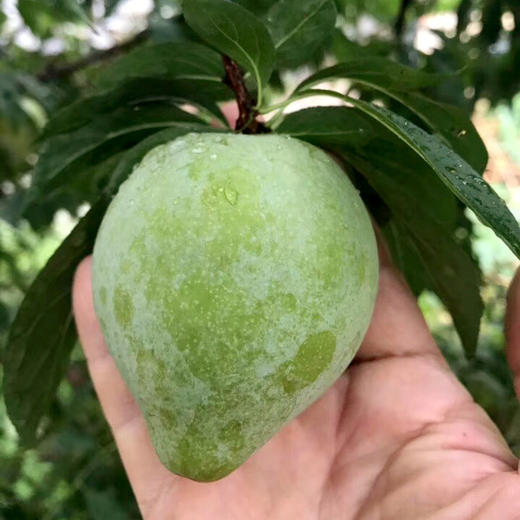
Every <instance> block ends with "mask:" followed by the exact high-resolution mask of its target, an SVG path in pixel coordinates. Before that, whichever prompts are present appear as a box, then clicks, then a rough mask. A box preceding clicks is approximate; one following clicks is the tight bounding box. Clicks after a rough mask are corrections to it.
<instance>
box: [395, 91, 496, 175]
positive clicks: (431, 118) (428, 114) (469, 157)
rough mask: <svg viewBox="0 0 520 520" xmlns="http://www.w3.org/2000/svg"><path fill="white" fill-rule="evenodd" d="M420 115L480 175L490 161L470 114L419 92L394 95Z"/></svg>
mask: <svg viewBox="0 0 520 520" xmlns="http://www.w3.org/2000/svg"><path fill="white" fill-rule="evenodd" d="M390 96H392V97H393V98H395V99H397V100H398V101H400V102H401V103H403V105H405V106H406V107H407V108H408V109H410V110H411V111H412V112H414V113H415V114H416V115H417V116H419V117H420V118H421V119H422V120H423V121H424V122H425V123H426V124H427V125H428V126H429V127H430V128H431V129H432V130H433V131H434V132H436V133H438V134H440V135H441V136H442V137H443V138H444V140H445V141H446V142H447V143H448V144H449V145H450V146H451V148H453V150H455V152H457V153H458V154H459V155H460V156H461V157H462V158H463V159H464V160H465V161H466V162H467V163H469V164H470V165H471V166H472V167H473V168H474V169H475V170H476V171H477V172H478V173H480V174H483V173H484V170H485V168H486V165H487V162H488V153H487V150H486V146H485V144H484V142H483V141H482V139H481V137H480V135H479V133H478V132H477V129H476V128H475V126H474V125H473V123H472V122H471V119H469V117H468V116H467V115H466V113H465V112H464V111H463V110H461V109H460V108H458V107H455V106H452V105H447V104H445V103H440V102H439V101H435V100H433V99H429V98H427V97H426V96H423V95H422V94H419V93H416V92H399V93H395V92H393V93H390Z"/></svg>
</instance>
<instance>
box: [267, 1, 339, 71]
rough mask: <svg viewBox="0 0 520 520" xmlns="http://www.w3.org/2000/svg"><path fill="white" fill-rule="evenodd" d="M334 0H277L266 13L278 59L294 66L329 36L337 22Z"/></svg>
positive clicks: (312, 54)
mask: <svg viewBox="0 0 520 520" xmlns="http://www.w3.org/2000/svg"><path fill="white" fill-rule="evenodd" d="M336 14H337V13H336V6H335V4H334V2H333V0H280V1H279V2H276V3H275V4H274V5H273V6H272V8H271V9H270V10H269V12H268V14H267V28H268V29H269V31H270V32H271V36H272V37H273V42H274V45H275V48H276V53H277V58H278V63H279V64H280V65H281V66H282V67H297V66H299V65H302V64H303V63H306V62H308V61H309V59H311V58H312V57H313V56H314V55H315V53H316V52H317V51H319V50H320V49H321V48H323V46H324V45H325V43H326V42H327V41H328V40H330V38H331V37H332V35H333V32H334V26H335V24H336Z"/></svg>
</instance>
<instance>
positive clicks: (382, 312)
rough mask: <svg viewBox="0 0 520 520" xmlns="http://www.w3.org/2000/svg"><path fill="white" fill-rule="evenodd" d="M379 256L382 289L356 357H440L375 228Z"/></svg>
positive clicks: (410, 293)
mask: <svg viewBox="0 0 520 520" xmlns="http://www.w3.org/2000/svg"><path fill="white" fill-rule="evenodd" d="M374 229H375V232H376V238H377V243H378V254H379V289H378V294H377V299H376V305H375V309H374V314H373V316H372V321H371V323H370V327H369V328H368V331H367V333H366V335H365V339H364V340H363V344H362V346H361V349H360V350H359V353H358V355H357V357H356V359H357V360H358V361H369V360H374V359H380V358H384V357H388V356H406V355H420V354H438V355H439V357H440V356H441V354H440V352H439V350H438V348H437V346H436V345H435V342H434V340H433V337H432V335H431V333H430V331H429V329H428V326H427V325H426V322H425V321H424V318H423V316H422V313H421V310H420V309H419V306H418V304H417V301H416V299H415V297H414V295H413V294H412V292H411V291H410V289H409V287H408V286H407V284H406V282H405V280H404V278H403V276H402V275H401V273H399V272H398V271H397V269H396V268H395V267H394V266H393V265H392V261H391V257H390V252H389V251H388V248H387V246H386V244H385V241H384V239H383V237H382V235H381V233H380V231H379V230H378V228H377V226H374Z"/></svg>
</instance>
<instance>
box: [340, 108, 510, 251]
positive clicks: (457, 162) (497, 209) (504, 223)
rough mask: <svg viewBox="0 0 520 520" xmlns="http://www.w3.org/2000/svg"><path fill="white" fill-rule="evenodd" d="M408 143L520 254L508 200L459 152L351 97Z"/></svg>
mask: <svg viewBox="0 0 520 520" xmlns="http://www.w3.org/2000/svg"><path fill="white" fill-rule="evenodd" d="M348 102H350V103H352V104H353V105H354V106H356V107H357V108H359V109H361V110H362V111H363V112H365V113H366V114H368V115H369V116H371V117H373V118H374V119H375V120H377V121H379V122H380V123H381V124H383V125H384V126H385V127H386V128H388V129H389V130H390V131H392V132H393V133H394V134H395V135H396V136H397V137H399V138H400V139H401V140H402V141H404V142H405V143H407V144H408V145H409V146H410V148H412V149H413V150H414V151H415V152H416V153H417V154H418V155H419V156H420V157H422V158H423V159H424V160H425V161H426V163H427V164H429V165H430V166H431V167H432V169H433V170H434V171H435V173H436V174H437V175H438V176H439V178H440V179H441V180H442V181H443V182H444V183H445V184H446V186H448V188H449V189H450V190H451V191H452V192H453V193H454V194H455V195H456V196H457V197H458V198H459V199H460V200H461V201H462V202H463V203H464V204H465V205H466V206H467V207H468V208H470V209H471V210H473V212H474V213H475V215H477V217H478V218H479V219H480V220H481V221H482V222H483V223H484V224H485V225H486V226H488V227H490V228H491V229H492V230H493V231H494V232H495V233H496V234H497V235H498V236H499V237H500V238H501V239H502V240H503V241H504V242H505V243H506V244H507V245H508V246H509V248H510V249H511V251H513V253H515V255H516V256H517V257H519V258H520V227H519V226H518V222H517V221H516V219H515V217H514V216H513V214H512V213H511V212H510V211H509V209H508V207H507V206H506V204H505V202H504V201H503V200H502V199H501V198H500V197H499V196H498V195H497V193H496V192H495V191H494V190H493V188H492V187H491V186H490V185H489V184H488V183H487V182H486V181H485V180H484V179H482V177H481V176H480V175H479V174H478V173H477V172H476V171H475V170H474V169H473V168H472V167H471V166H470V165H469V164H468V163H467V162H466V161H464V159H462V158H461V157H460V156H459V155H457V154H456V153H455V152H454V151H453V150H452V149H451V148H448V147H447V146H445V145H444V143H442V142H441V140H440V139H439V138H437V137H436V136H432V135H430V134H428V133H427V132H425V131H424V130H423V129H422V128H419V127H418V126H416V125H414V124H413V123H411V122H410V121H407V120H406V119H404V118H403V117H401V116H398V115H397V114H394V113H393V112H390V111H389V110H387V109H385V108H383V107H378V106H375V105H371V104H370V103H366V102H364V101H361V100H354V99H351V98H348Z"/></svg>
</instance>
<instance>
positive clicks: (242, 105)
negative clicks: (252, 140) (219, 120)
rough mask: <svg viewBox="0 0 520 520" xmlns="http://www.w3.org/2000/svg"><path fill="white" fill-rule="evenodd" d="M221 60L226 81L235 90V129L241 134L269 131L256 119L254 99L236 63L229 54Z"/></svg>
mask: <svg viewBox="0 0 520 520" xmlns="http://www.w3.org/2000/svg"><path fill="white" fill-rule="evenodd" d="M222 61H223V62H224V69H225V71H226V83H227V84H228V85H229V86H230V87H231V88H232V90H233V91H234V92H235V97H236V100H237V105H238V113H239V115H238V119H237V120H236V123H235V130H237V131H239V132H242V133H243V134H263V133H267V132H269V131H270V130H269V128H267V127H266V126H265V125H264V124H263V123H262V122H261V121H258V120H257V119H256V118H257V116H258V112H257V111H256V110H255V108H254V107H255V100H254V98H253V96H251V94H250V93H249V92H248V90H247V88H246V85H245V83H244V76H243V74H242V71H241V70H240V67H239V66H238V63H236V62H235V61H233V60H232V59H231V58H230V57H229V56H223V57H222Z"/></svg>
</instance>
